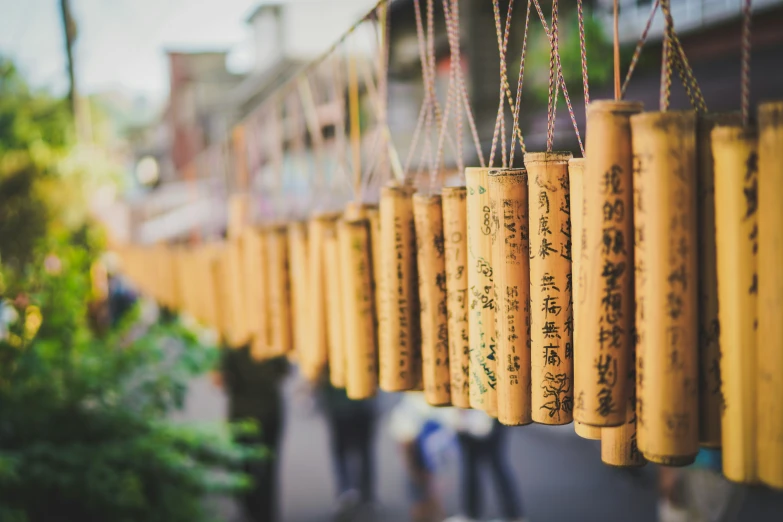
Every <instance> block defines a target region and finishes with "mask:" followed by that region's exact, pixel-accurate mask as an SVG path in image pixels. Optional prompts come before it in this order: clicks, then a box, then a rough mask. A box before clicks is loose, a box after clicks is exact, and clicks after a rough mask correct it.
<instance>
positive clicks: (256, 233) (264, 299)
mask: <svg viewBox="0 0 783 522" xmlns="http://www.w3.org/2000/svg"><path fill="white" fill-rule="evenodd" d="M242 246H243V249H242V257H243V277H244V285H245V288H246V291H245V312H246V317H247V325H248V331H249V332H250V335H251V342H250V355H251V357H253V359H255V360H257V361H261V360H264V359H266V358H267V357H268V354H269V346H270V345H269V318H268V312H269V308H268V306H269V298H268V296H267V291H268V287H267V284H266V245H265V239H264V235H263V233H262V231H261V230H260V229H256V228H247V229H245V230H244V232H243V233H242Z"/></svg>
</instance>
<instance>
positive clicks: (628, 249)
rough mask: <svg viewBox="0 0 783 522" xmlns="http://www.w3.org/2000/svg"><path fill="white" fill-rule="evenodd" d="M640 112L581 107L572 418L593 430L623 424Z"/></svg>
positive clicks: (603, 103) (626, 107)
mask: <svg viewBox="0 0 783 522" xmlns="http://www.w3.org/2000/svg"><path fill="white" fill-rule="evenodd" d="M641 110H642V105H641V104H640V103H637V102H627V101H610V100H598V101H593V102H591V103H590V106H589V107H588V116H587V118H588V121H589V122H590V123H589V125H588V132H587V139H586V146H587V150H586V159H585V172H584V179H583V181H582V194H583V195H582V201H583V205H584V207H583V209H582V219H583V221H582V226H581V232H580V238H579V241H580V244H579V249H580V250H579V262H578V266H579V268H578V270H579V273H578V275H577V278H578V284H579V285H580V286H579V289H578V290H577V295H578V301H577V302H576V304H575V308H576V310H575V312H576V321H577V323H576V329H575V334H576V336H575V362H574V401H575V404H574V418H575V419H576V420H578V421H580V422H582V423H585V424H590V425H592V426H620V425H623V424H625V423H626V422H627V415H626V402H627V398H628V396H629V392H630V390H629V385H630V383H629V382H628V381H627V379H625V378H624V377H625V376H626V371H627V369H628V368H629V364H630V360H631V357H630V354H631V351H632V350H633V335H632V331H633V327H634V322H633V321H634V318H633V313H634V312H633V311H634V294H633V284H634V280H633V262H634V261H633V242H632V240H633V234H634V228H633V212H632V201H633V199H632V196H633V194H634V189H633V187H632V150H631V124H630V117H631V116H632V115H633V114H636V113H639V112H640V111H641ZM572 190H573V187H572ZM572 201H573V197H572Z"/></svg>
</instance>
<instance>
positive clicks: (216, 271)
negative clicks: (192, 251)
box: [206, 245, 230, 344]
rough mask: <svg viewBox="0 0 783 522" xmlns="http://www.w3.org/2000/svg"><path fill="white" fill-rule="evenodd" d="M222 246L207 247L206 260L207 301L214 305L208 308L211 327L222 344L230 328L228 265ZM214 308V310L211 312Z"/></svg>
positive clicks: (225, 340)
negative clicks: (208, 293)
mask: <svg viewBox="0 0 783 522" xmlns="http://www.w3.org/2000/svg"><path fill="white" fill-rule="evenodd" d="M225 251H226V250H225V246H224V245H210V246H209V247H207V260H206V267H207V270H208V272H209V275H210V279H211V282H212V285H211V287H210V288H209V289H210V291H211V296H208V297H207V298H208V299H212V300H213V301H214V303H215V305H214V307H210V313H211V321H210V322H211V325H212V327H213V328H215V330H217V332H218V334H219V335H220V339H221V342H222V343H224V344H225V343H226V342H227V341H228V339H227V338H228V330H229V328H230V312H229V309H228V305H227V301H228V299H227V295H228V294H227V292H226V284H225V281H226V275H225V274H226V268H227V265H228V262H227V259H226V256H225ZM213 308H214V310H213Z"/></svg>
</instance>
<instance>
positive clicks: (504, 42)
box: [489, 0, 514, 168]
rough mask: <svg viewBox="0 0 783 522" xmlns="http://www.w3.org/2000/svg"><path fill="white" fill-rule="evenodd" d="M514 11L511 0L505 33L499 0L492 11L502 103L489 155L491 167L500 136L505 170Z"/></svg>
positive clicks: (495, 2) (500, 103)
mask: <svg viewBox="0 0 783 522" xmlns="http://www.w3.org/2000/svg"><path fill="white" fill-rule="evenodd" d="M513 9H514V0H509V3H508V13H507V14H506V23H505V31H503V30H502V29H501V27H502V25H503V24H502V21H501V19H500V5H499V2H498V0H492V10H493V12H494V15H495V32H496V33H497V38H498V52H499V54H500V102H499V103H498V112H497V116H496V118H495V130H494V132H493V135H492V148H491V149H490V154H489V165H490V166H492V165H494V160H495V150H496V148H497V143H498V135H500V139H501V149H500V150H501V163H502V166H503V167H504V168H505V167H507V166H508V161H507V157H506V133H505V129H506V126H505V117H504V114H503V105H504V103H505V97H506V95H508V97H509V103H510V104H512V105H513V102H512V101H511V88H510V87H509V85H508V69H507V68H506V49H507V47H508V37H509V34H510V32H511V14H512V12H513Z"/></svg>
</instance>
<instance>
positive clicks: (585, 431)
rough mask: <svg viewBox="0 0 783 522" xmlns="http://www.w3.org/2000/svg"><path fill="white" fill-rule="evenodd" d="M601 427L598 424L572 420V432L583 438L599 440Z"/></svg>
mask: <svg viewBox="0 0 783 522" xmlns="http://www.w3.org/2000/svg"><path fill="white" fill-rule="evenodd" d="M601 429H602V428H599V427H598V426H590V425H589V424H582V423H581V422H579V421H574V432H575V433H576V434H577V435H579V436H580V437H582V438H583V439H588V440H601Z"/></svg>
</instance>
